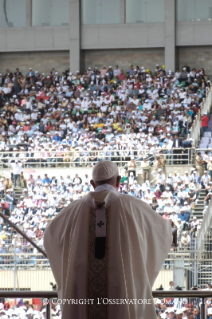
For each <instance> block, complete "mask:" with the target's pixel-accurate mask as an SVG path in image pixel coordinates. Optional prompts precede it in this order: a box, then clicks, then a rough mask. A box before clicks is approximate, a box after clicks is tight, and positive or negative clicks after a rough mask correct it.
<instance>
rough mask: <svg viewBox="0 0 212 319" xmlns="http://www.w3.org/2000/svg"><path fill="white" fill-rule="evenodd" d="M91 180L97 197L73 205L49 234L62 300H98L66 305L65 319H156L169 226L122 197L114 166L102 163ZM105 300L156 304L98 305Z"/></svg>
mask: <svg viewBox="0 0 212 319" xmlns="http://www.w3.org/2000/svg"><path fill="white" fill-rule="evenodd" d="M92 177H93V179H92V180H91V181H90V183H91V185H92V186H93V188H94V192H89V193H88V194H87V196H85V197H84V198H81V199H79V200H77V201H74V202H72V203H71V204H70V205H68V207H66V208H65V209H64V210H63V211H62V212H60V213H59V214H58V215H57V216H56V217H55V218H54V219H53V220H52V221H51V222H50V223H49V224H48V226H47V228H46V230H45V233H44V247H45V249H46V252H47V255H48V258H49V261H50V265H51V268H52V271H53V275H54V278H55V280H56V283H57V286H58V298H60V299H69V300H70V299H81V298H82V299H90V298H92V299H93V303H92V304H91V303H90V304H83V305H77V304H70V303H69V304H68V303H64V304H62V305H61V310H62V317H61V318H62V319H66V318H72V317H74V318H75V319H79V318H80V319H85V318H87V316H88V317H89V318H97V317H98V318H100V317H101V319H104V318H108V319H114V318H122V319H129V318H133V319H141V318H152V319H156V312H155V307H154V303H153V301H152V293H151V288H152V285H153V283H154V281H155V279H156V277H157V275H158V273H159V271H160V269H161V266H162V264H163V261H164V259H165V257H166V256H167V254H168V252H169V250H170V247H171V243H172V230H171V226H170V222H169V221H167V220H165V219H163V218H162V217H161V216H160V215H159V214H156V213H155V212H154V211H153V210H152V209H151V207H150V206H149V205H148V204H147V203H144V202H143V201H141V200H140V199H137V198H135V197H133V196H128V195H125V194H121V193H119V192H118V189H119V184H120V179H121V176H119V172H118V167H117V165H116V164H115V163H113V162H111V161H100V162H98V163H97V164H96V165H95V166H94V168H93V172H92ZM117 232H118V236H117ZM102 298H103V299H104V298H109V299H124V298H126V299H130V300H131V299H132V300H133V299H137V298H141V299H150V300H151V302H150V303H149V304H148V305H144V304H142V305H139V303H134V304H123V303H122V304H118V303H117V304H115V305H112V304H107V305H106V304H103V303H102V302H99V303H98V300H103V299H102ZM104 300H105V299H104Z"/></svg>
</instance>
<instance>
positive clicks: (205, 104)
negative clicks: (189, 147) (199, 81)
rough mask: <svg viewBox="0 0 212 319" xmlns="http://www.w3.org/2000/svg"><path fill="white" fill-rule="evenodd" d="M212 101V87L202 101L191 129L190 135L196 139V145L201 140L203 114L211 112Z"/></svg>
mask: <svg viewBox="0 0 212 319" xmlns="http://www.w3.org/2000/svg"><path fill="white" fill-rule="evenodd" d="M211 102H212V87H211V88H210V89H209V91H208V93H207V96H206V98H204V99H203V101H202V103H201V109H200V112H199V113H198V114H197V116H196V118H195V120H194V122H193V124H192V127H191V130H190V134H189V137H190V138H193V140H194V145H195V146H196V145H197V143H198V142H199V140H200V134H201V116H202V115H203V114H204V113H209V112H210V109H211Z"/></svg>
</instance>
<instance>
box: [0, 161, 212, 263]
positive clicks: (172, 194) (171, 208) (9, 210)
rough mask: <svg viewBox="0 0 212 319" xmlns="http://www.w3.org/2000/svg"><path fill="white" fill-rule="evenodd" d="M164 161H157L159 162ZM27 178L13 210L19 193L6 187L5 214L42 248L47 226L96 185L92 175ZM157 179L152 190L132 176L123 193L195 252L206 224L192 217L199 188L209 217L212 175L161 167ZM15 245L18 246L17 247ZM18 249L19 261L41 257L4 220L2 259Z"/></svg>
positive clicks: (0, 226) (0, 237)
mask: <svg viewBox="0 0 212 319" xmlns="http://www.w3.org/2000/svg"><path fill="white" fill-rule="evenodd" d="M159 160H160V159H158V160H156V162H157V163H158V161H159ZM162 164H163V163H162ZM164 169H165V166H164ZM22 173H23V172H21V179H20V180H21V186H23V187H25V188H24V189H23V193H22V195H21V197H20V199H19V200H18V202H17V203H16V204H17V205H13V204H14V200H16V199H15V192H14V189H13V188H7V187H10V186H7V185H5V184H8V185H11V184H12V183H11V181H10V180H9V179H7V180H6V181H5V182H4V181H2V182H1V183H2V188H3V189H4V190H5V196H4V199H3V200H2V201H1V206H0V212H3V213H4V214H5V215H7V216H8V218H9V219H10V220H11V221H12V222H13V223H14V224H15V225H16V226H19V227H21V229H22V230H23V231H24V232H25V233H26V235H27V236H28V237H30V238H31V239H33V240H34V241H35V242H36V243H37V244H38V246H40V247H43V233H44V231H45V228H46V226H47V224H48V222H49V221H50V220H52V219H53V218H54V217H55V216H57V214H58V213H59V212H60V211H61V210H62V209H63V208H64V207H67V206H68V205H69V204H70V203H71V202H72V201H74V200H77V199H80V198H82V197H83V196H85V195H86V194H87V193H88V192H90V191H91V190H92V186H91V185H90V179H89V177H88V175H87V174H85V176H80V175H78V174H76V175H75V176H74V178H71V176H70V175H67V176H60V177H59V178H56V177H55V176H53V177H52V178H49V177H48V175H47V174H45V175H43V176H40V175H37V176H35V177H33V175H29V178H25V177H24V175H23V174H22ZM155 174H156V179H155V185H154V187H151V185H150V182H149V180H147V179H146V180H145V181H144V183H143V184H141V185H139V184H138V182H137V179H136V177H135V176H134V174H133V173H132V172H130V174H129V176H122V179H121V184H120V187H119V192H121V193H123V194H128V195H130V196H134V197H137V198H139V199H142V200H143V201H145V202H146V203H148V204H149V205H150V206H151V207H152V209H153V210H154V211H155V212H156V213H157V214H160V215H161V216H162V217H163V218H165V219H168V220H169V221H170V223H171V225H172V228H176V229H177V240H178V247H180V248H181V247H182V248H184V249H188V248H189V249H192V238H194V237H196V236H197V234H198V230H199V229H200V225H201V222H202V220H199V219H196V217H195V216H194V217H193V218H190V215H191V212H192V209H194V207H195V203H196V199H197V197H198V194H199V191H200V189H206V194H207V195H206V198H205V211H204V212H203V213H205V212H206V210H207V206H208V202H209V200H210V197H211V195H212V182H211V179H210V176H209V174H208V173H207V171H205V173H204V174H203V176H202V177H200V176H199V175H198V173H197V171H196V170H195V168H192V169H191V170H190V171H185V174H184V175H181V174H180V173H178V172H175V173H174V174H173V175H172V174H168V176H167V177H166V176H165V174H164V170H163V167H162V168H158V169H157V172H156V173H155ZM126 175H127V174H126ZM15 240H16V243H14V241H15ZM14 244H15V245H14ZM14 250H16V254H18V255H19V256H21V254H25V253H26V254H27V253H29V254H30V253H31V254H32V253H36V252H37V251H36V249H35V248H33V247H32V246H31V244H29V243H27V242H26V241H23V239H21V236H20V235H18V234H17V233H16V232H15V231H14V229H11V227H9V226H8V225H5V223H4V221H3V220H1V218H0V254H7V253H9V252H14ZM38 259H40V257H38ZM16 262H17V264H22V265H24V264H31V265H32V266H33V265H34V266H35V265H36V262H35V260H34V259H33V260H31V259H28V260H24V259H23V260H21V258H19V259H16ZM11 264H13V262H11V261H10V259H8V257H6V256H5V258H4V256H1V257H0V267H8V266H10V265H11ZM41 264H42V262H41ZM168 266H169V265H167V264H164V267H165V268H166V267H168Z"/></svg>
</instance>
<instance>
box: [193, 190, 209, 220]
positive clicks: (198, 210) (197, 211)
mask: <svg viewBox="0 0 212 319" xmlns="http://www.w3.org/2000/svg"><path fill="white" fill-rule="evenodd" d="M205 196H206V192H205V190H204V189H201V191H200V193H199V196H198V198H197V200H196V204H195V208H194V209H193V210H192V212H193V216H196V217H197V219H203V214H202V212H203V210H204V198H205Z"/></svg>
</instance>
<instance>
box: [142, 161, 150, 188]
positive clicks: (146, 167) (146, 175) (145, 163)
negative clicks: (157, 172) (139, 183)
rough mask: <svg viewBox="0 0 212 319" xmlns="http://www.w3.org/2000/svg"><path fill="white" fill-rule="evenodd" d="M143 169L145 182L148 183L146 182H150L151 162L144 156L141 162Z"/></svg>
mask: <svg viewBox="0 0 212 319" xmlns="http://www.w3.org/2000/svg"><path fill="white" fill-rule="evenodd" d="M141 168H142V169H143V182H146V180H149V170H150V165H149V161H147V159H146V155H144V156H143V161H142V162H141Z"/></svg>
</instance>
